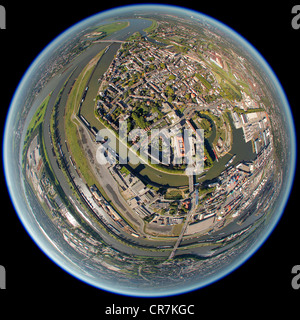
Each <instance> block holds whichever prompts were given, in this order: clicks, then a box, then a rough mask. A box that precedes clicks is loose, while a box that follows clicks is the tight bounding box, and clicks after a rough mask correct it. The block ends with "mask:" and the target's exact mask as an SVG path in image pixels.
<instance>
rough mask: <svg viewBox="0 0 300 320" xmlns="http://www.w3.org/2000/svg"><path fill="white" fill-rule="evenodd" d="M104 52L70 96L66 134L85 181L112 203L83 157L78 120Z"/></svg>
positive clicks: (67, 107) (66, 116)
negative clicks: (95, 70)
mask: <svg viewBox="0 0 300 320" xmlns="http://www.w3.org/2000/svg"><path fill="white" fill-rule="evenodd" d="M103 52H104V50H102V51H101V52H99V53H98V54H97V56H96V57H95V58H94V59H92V60H91V61H90V63H89V64H88V65H87V66H86V67H85V68H84V69H83V71H82V72H81V73H80V75H79V76H78V78H77V80H76V82H75V84H74V86H73V88H72V90H71V92H70V94H69V97H68V100H67V103H66V109H65V133H66V138H67V141H68V146H69V151H70V154H71V155H72V158H73V160H74V161H75V163H76V165H77V168H78V170H79V171H80V173H81V175H82V176H83V178H84V180H85V181H86V183H87V184H88V185H89V186H91V185H93V184H95V185H96V186H97V188H98V189H99V191H100V192H101V193H102V195H103V197H104V198H105V199H106V200H107V201H109V202H110V199H109V198H108V196H107V194H106V193H105V191H104V190H103V188H102V187H101V185H100V184H99V182H98V181H97V179H96V178H95V176H94V174H93V170H92V168H91V167H90V164H89V161H88V160H87V158H86V157H85V156H82V155H83V152H84V151H83V147H82V143H81V137H80V133H79V122H78V121H79V120H78V119H77V118H76V115H77V113H78V110H79V104H80V100H81V97H82V93H83V91H84V88H85V87H86V84H87V81H88V79H89V77H90V75H91V73H92V72H93V69H94V67H95V66H96V64H97V61H98V60H99V58H100V57H101V56H102V54H103Z"/></svg>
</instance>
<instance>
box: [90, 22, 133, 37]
mask: <svg viewBox="0 0 300 320" xmlns="http://www.w3.org/2000/svg"><path fill="white" fill-rule="evenodd" d="M128 26H129V22H128V21H119V22H114V23H110V24H105V25H103V26H99V27H97V29H95V30H94V32H105V33H106V35H109V34H111V33H114V32H116V31H119V30H122V29H124V28H126V27H128Z"/></svg>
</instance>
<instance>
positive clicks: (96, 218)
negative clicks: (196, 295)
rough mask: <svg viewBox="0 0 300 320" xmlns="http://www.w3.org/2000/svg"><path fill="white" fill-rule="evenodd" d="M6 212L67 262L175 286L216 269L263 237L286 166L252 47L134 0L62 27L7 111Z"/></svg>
mask: <svg viewBox="0 0 300 320" xmlns="http://www.w3.org/2000/svg"><path fill="white" fill-rule="evenodd" d="M3 157H4V169H5V176H6V181H7V185H8V189H9V193H10V195H11V199H12V202H13V204H14V207H15V209H16V211H17V214H18V216H19V218H20V220H21V222H22V224H23V225H24V227H25V229H26V230H27V232H28V233H29V235H30V236H31V237H32V238H33V240H34V241H35V242H36V244H37V245H38V246H39V247H40V248H41V249H42V251H43V252H45V254H46V255H47V256H48V257H49V258H50V259H51V260H52V261H54V262H55V263H56V264H58V265H59V266H60V267H61V268H63V269H64V270H65V271H66V272H68V273H70V274H72V275H73V276H74V277H75V278H78V279H80V280H82V281H84V282H85V283H87V284H90V285H92V286H95V287H97V288H100V289H103V290H107V291H110V292H114V293H118V294H123V295H129V296H138V297H158V296H171V295H175V294H181V293H185V292H190V291H192V290H195V289H198V288H201V287H203V286H206V285H208V284H211V283H213V282H214V281H216V280H219V279H221V278H222V277H224V276H226V275H227V274H229V273H230V272H232V271H233V270H234V269H236V268H237V267H238V266H240V265H241V264H242V263H243V262H244V261H246V260H247V259H248V258H249V257H250V256H251V255H252V254H253V253H254V252H255V251H256V250H258V249H259V247H260V246H261V245H262V243H263V242H264V241H265V240H266V239H267V238H268V236H269V234H270V233H271V232H272V230H273V229H274V227H275V226H276V224H277V222H278V221H279V219H280V217H281V215H282V213H283V210H284V207H285V205H286V202H287V199H288V196H289V193H290V189H291V186H292V181H293V176H294V171H295V157H296V147H295V133H294V124H293V119H292V115H291V111H290V107H289V105H288V102H287V99H286V97H285V94H284V91H283V89H282V87H281V85H280V83H279V81H278V80H277V78H276V76H275V75H274V73H273V71H272V69H271V68H270V66H269V65H268V64H267V62H266V61H265V60H264V59H263V58H262V56H261V55H260V54H259V53H258V52H257V51H256V50H255V49H254V48H253V47H252V46H251V45H250V44H249V43H248V42H247V41H246V40H245V39H244V38H242V36H240V35H239V34H237V33H236V32H235V31H233V30H232V29H230V28H229V27H227V26H226V25H224V24H222V23H221V22H219V21H217V20H215V19H213V18H211V17H208V16H206V15H203V14H201V13H198V12H196V11H192V10H188V9H185V8H180V7H175V6H165V5H134V6H125V7H119V8H116V9H112V10H108V11H105V12H102V13H99V14H96V15H94V16H92V17H90V18H88V19H86V20H83V21H81V22H79V23H78V24H76V25H74V26H73V27H71V28H70V29H68V30H67V31H65V32H64V33H62V34H61V35H59V36H58V37H57V38H56V39H55V40H54V41H53V42H51V43H50V44H49V45H48V46H47V47H46V48H45V49H44V51H43V52H42V53H41V54H40V55H39V56H38V57H37V58H36V60H35V61H34V62H33V63H32V65H31V66H30V67H29V68H28V70H27V72H26V73H25V75H24V77H23V79H22V80H21V82H20V84H19V86H18V88H17V90H16V92H15V95H14V97H13V100H12V102H11V106H10V109H9V112H8V116H7V120H6V126H5V134H4V144H3Z"/></svg>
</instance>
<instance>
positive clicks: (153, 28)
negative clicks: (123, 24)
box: [144, 19, 158, 33]
mask: <svg viewBox="0 0 300 320" xmlns="http://www.w3.org/2000/svg"><path fill="white" fill-rule="evenodd" d="M146 20H151V21H152V24H151V26H150V27H148V28H146V29H144V31H145V32H147V33H150V32H153V31H154V30H155V29H156V28H157V27H158V24H157V21H156V20H153V19H146Z"/></svg>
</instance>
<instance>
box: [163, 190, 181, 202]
mask: <svg viewBox="0 0 300 320" xmlns="http://www.w3.org/2000/svg"><path fill="white" fill-rule="evenodd" d="M183 197H184V194H183V191H182V190H178V189H168V190H167V192H166V194H165V199H168V200H180V199H183Z"/></svg>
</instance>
